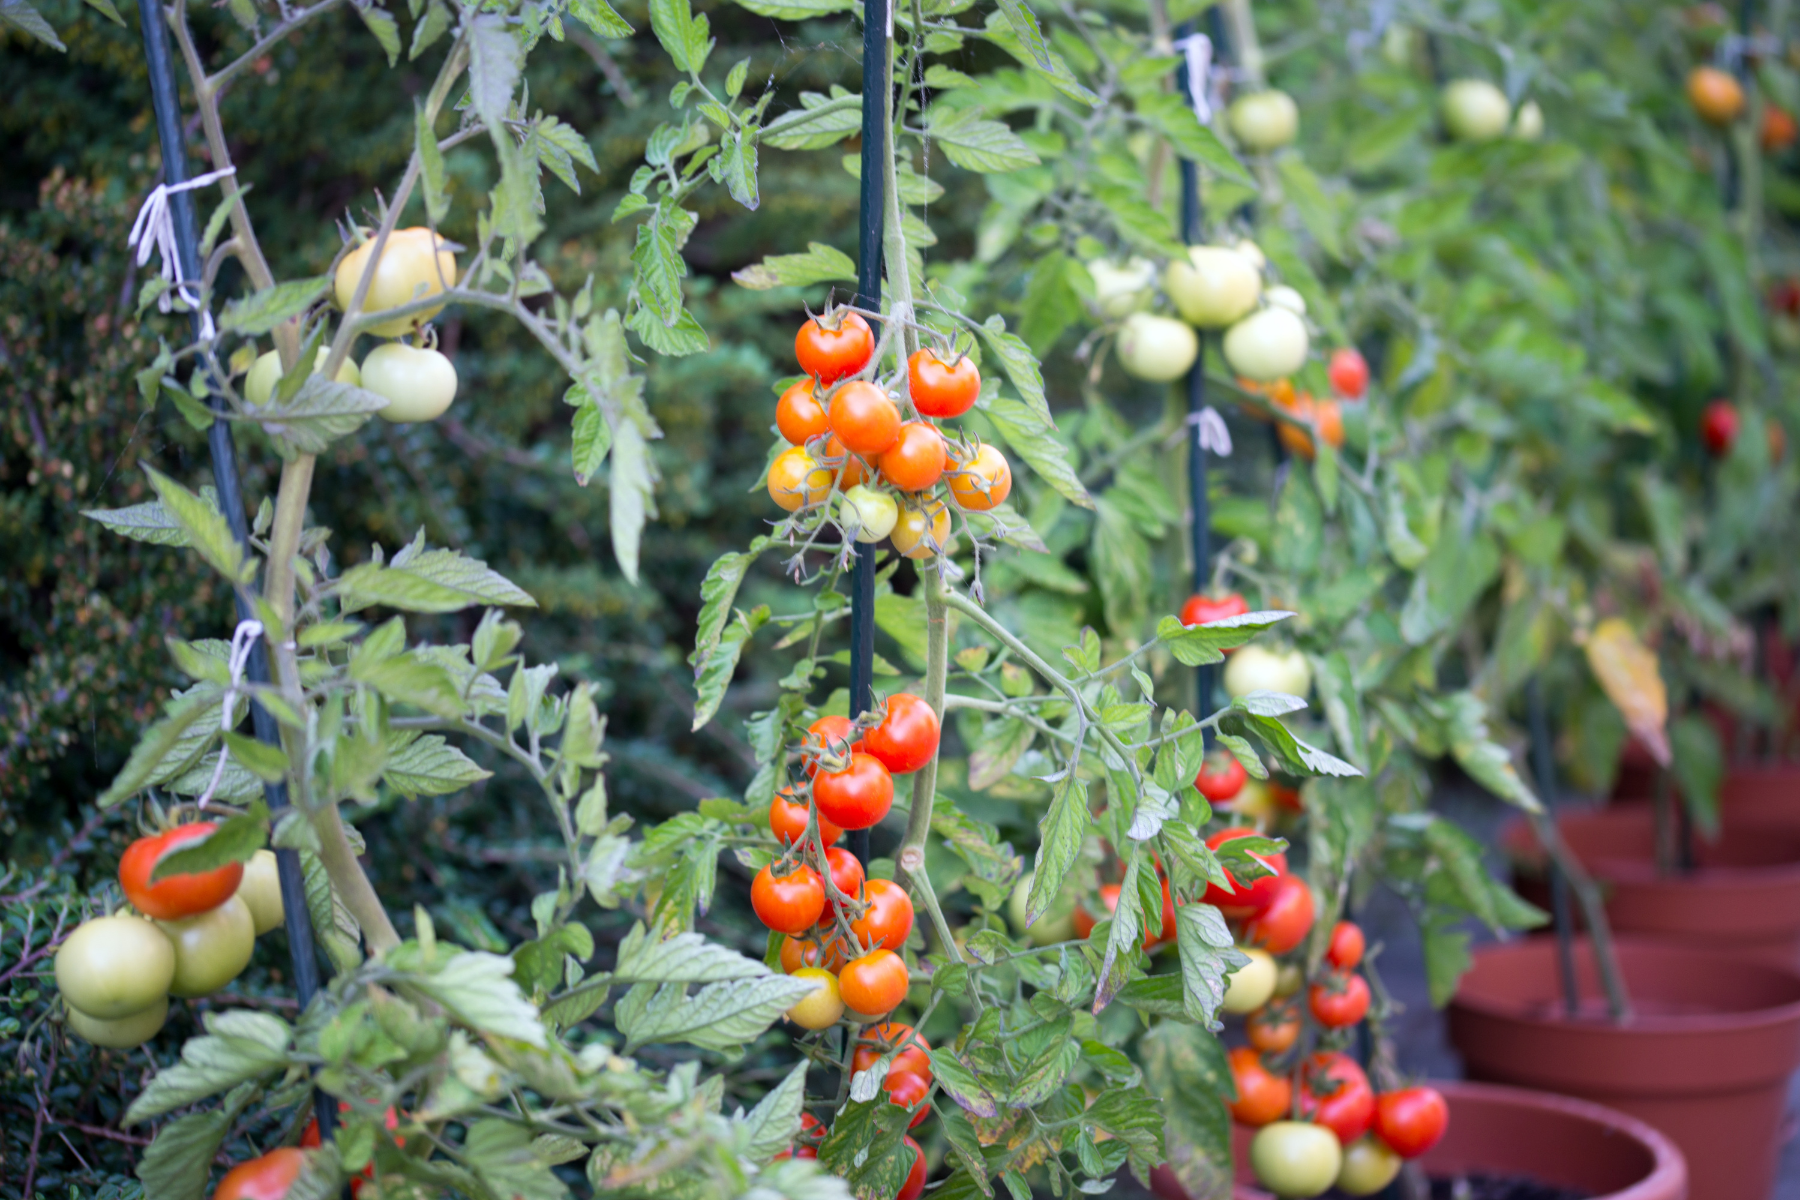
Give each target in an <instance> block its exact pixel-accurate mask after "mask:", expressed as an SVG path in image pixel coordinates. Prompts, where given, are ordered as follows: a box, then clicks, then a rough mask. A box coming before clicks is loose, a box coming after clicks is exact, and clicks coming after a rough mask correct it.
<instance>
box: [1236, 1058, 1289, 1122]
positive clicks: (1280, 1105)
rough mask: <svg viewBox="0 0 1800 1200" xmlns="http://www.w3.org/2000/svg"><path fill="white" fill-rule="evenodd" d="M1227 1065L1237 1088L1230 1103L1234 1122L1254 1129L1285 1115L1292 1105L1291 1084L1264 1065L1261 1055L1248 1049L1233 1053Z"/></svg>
mask: <svg viewBox="0 0 1800 1200" xmlns="http://www.w3.org/2000/svg"><path fill="white" fill-rule="evenodd" d="M1230 1062H1231V1079H1232V1082H1233V1083H1235V1084H1236V1085H1237V1099H1236V1100H1234V1101H1232V1102H1231V1116H1232V1119H1233V1120H1235V1121H1237V1122H1238V1123H1239V1124H1240V1125H1249V1126H1251V1127H1253V1128H1255V1127H1260V1126H1263V1125H1267V1124H1268V1123H1269V1122H1271V1121H1279V1120H1281V1119H1282V1118H1283V1117H1285V1116H1287V1114H1288V1109H1289V1108H1290V1107H1291V1106H1292V1105H1293V1102H1294V1085H1293V1084H1292V1083H1291V1082H1289V1080H1288V1078H1287V1076H1285V1075H1277V1074H1275V1073H1274V1072H1272V1071H1270V1070H1269V1069H1268V1068H1267V1067H1265V1066H1263V1064H1262V1055H1260V1054H1258V1053H1257V1052H1256V1051H1255V1050H1253V1049H1251V1048H1250V1047H1249V1046H1239V1047H1238V1048H1237V1049H1235V1050H1233V1051H1232V1052H1231V1055H1230Z"/></svg>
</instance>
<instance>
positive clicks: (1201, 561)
mask: <svg viewBox="0 0 1800 1200" xmlns="http://www.w3.org/2000/svg"><path fill="white" fill-rule="evenodd" d="M1215 16H1216V12H1215ZM1193 33H1194V23H1193V22H1192V21H1188V22H1186V23H1185V24H1183V25H1182V26H1181V28H1180V29H1178V30H1177V31H1176V36H1177V37H1181V38H1185V37H1190V36H1192V35H1193ZM1214 42H1215V44H1217V39H1216V38H1215V39H1214ZM1175 74H1176V77H1177V78H1178V80H1179V81H1180V84H1181V94H1182V95H1183V96H1185V97H1186V98H1187V102H1188V104H1189V105H1190V106H1191V105H1192V104H1193V103H1194V101H1195V99H1196V97H1195V96H1194V94H1193V80H1192V79H1191V78H1190V77H1189V75H1188V70H1187V65H1186V63H1183V64H1182V65H1181V66H1179V67H1177V68H1175ZM1181 237H1182V240H1183V241H1185V242H1186V243H1188V244H1189V245H1198V244H1199V243H1200V242H1201V240H1202V217H1201V211H1200V170H1199V168H1198V167H1197V166H1195V165H1194V164H1193V163H1192V162H1189V161H1188V160H1187V159H1185V158H1184V159H1182V160H1181ZM1204 411H1206V338H1205V336H1204V335H1201V337H1200V353H1199V356H1198V357H1196V358H1195V359H1194V366H1193V369H1192V370H1190V371H1189V372H1188V377H1187V414H1188V438H1189V440H1188V508H1189V509H1190V511H1191V512H1192V514H1193V525H1192V527H1191V528H1190V529H1189V530H1188V535H1189V538H1190V540H1191V546H1192V550H1193V558H1194V593H1195V594H1196V595H1198V594H1200V593H1202V592H1204V591H1206V589H1207V587H1208V586H1209V585H1210V583H1211V581H1212V508H1211V501H1210V498H1209V497H1208V495H1207V490H1206V450H1205V448H1204V447H1202V446H1201V445H1200V414H1201V413H1202V412H1204ZM1216 673H1217V668H1216V667H1212V666H1204V667H1196V668H1194V713H1195V716H1197V717H1204V716H1206V715H1207V714H1208V713H1210V712H1211V711H1212V693H1213V676H1214V675H1215V674H1216Z"/></svg>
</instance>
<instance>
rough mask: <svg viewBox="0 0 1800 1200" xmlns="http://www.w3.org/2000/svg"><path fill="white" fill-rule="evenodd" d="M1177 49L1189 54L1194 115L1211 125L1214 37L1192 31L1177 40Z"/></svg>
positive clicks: (1205, 123) (1190, 93)
mask: <svg viewBox="0 0 1800 1200" xmlns="http://www.w3.org/2000/svg"><path fill="white" fill-rule="evenodd" d="M1175 49H1177V50H1179V51H1181V52H1182V53H1183V54H1185V55H1187V71H1188V95H1189V97H1191V98H1192V99H1193V102H1194V115H1195V116H1196V117H1198V118H1200V123H1201V124H1202V125H1211V124H1212V119H1213V112H1212V100H1211V95H1212V87H1211V76H1212V56H1213V44H1212V39H1211V38H1209V37H1207V36H1206V35H1205V34H1204V33H1191V34H1189V35H1188V36H1187V37H1184V38H1182V39H1181V40H1180V41H1178V42H1176V43H1175Z"/></svg>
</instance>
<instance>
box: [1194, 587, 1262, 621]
mask: <svg viewBox="0 0 1800 1200" xmlns="http://www.w3.org/2000/svg"><path fill="white" fill-rule="evenodd" d="M1249 611H1250V602H1249V601H1247V600H1245V599H1244V595H1243V593H1242V592H1232V593H1230V594H1229V595H1225V596H1220V597H1219V598H1218V599H1216V600H1215V599H1213V598H1212V597H1211V596H1201V595H1193V596H1189V597H1188V598H1187V603H1186V604H1183V605H1182V606H1181V623H1182V624H1183V625H1210V624H1211V623H1212V622H1214V621H1223V620H1225V619H1226V618H1227V617H1241V616H1243V615H1244V614H1245V613H1247V612H1249Z"/></svg>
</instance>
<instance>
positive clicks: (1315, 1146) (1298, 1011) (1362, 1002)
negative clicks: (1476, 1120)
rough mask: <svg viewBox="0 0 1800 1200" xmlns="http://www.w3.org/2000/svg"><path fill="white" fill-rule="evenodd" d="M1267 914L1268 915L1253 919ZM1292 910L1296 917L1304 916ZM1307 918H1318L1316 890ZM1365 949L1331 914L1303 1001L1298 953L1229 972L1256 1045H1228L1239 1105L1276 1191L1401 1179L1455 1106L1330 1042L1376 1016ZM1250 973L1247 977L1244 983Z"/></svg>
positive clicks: (1367, 1189) (1309, 1192) (1305, 1192)
mask: <svg viewBox="0 0 1800 1200" xmlns="http://www.w3.org/2000/svg"><path fill="white" fill-rule="evenodd" d="M1227 832H1235V831H1227ZM1240 836H1241V835H1240ZM1273 878H1276V879H1278V880H1280V879H1294V877H1293V876H1289V875H1278V876H1274V877H1273ZM1259 882H1260V881H1259ZM1296 882H1298V881H1296ZM1299 886H1300V888H1301V889H1305V884H1304V883H1300V884H1299ZM1264 911H1265V913H1266V912H1267V910H1266V909H1265V910H1264ZM1266 919H1267V918H1266V917H1265V916H1262V915H1260V914H1259V916H1258V917H1257V918H1255V919H1253V920H1252V922H1251V926H1254V925H1255V923H1256V920H1266ZM1290 920H1291V922H1292V923H1291V924H1290V925H1289V926H1288V927H1289V928H1291V927H1296V926H1297V925H1298V921H1297V920H1292V919H1291V918H1290ZM1305 924H1306V925H1308V926H1309V927H1310V925H1311V902H1310V899H1309V900H1308V901H1307V903H1306V922H1305ZM1265 928H1266V926H1265ZM1265 936H1266V935H1265ZM1303 936H1304V935H1303ZM1268 944H1270V943H1268V942H1265V945H1268ZM1296 945H1297V943H1296ZM1365 949H1366V945H1365V939H1364V936H1363V932H1362V930H1361V928H1359V927H1358V926H1357V925H1355V924H1354V923H1353V922H1350V921H1339V922H1338V923H1337V924H1336V925H1334V926H1333V927H1332V930H1331V936H1330V938H1329V939H1328V940H1327V942H1326V947H1325V952H1324V954H1323V956H1322V959H1321V961H1320V963H1319V965H1318V969H1317V971H1316V973H1315V975H1314V978H1313V980H1312V982H1311V983H1310V984H1309V985H1307V986H1306V987H1305V1003H1304V1006H1302V1004H1301V995H1300V993H1301V989H1302V982H1303V980H1302V968H1301V966H1300V964H1298V963H1289V964H1286V965H1284V966H1283V967H1281V968H1280V969H1279V970H1278V971H1273V972H1271V971H1268V970H1261V971H1259V970H1257V969H1256V968H1257V965H1258V964H1256V963H1254V962H1253V964H1252V966H1250V967H1245V968H1243V969H1241V970H1240V971H1239V972H1238V973H1237V974H1236V975H1234V976H1232V982H1231V986H1232V989H1233V990H1234V991H1239V989H1243V991H1241V992H1239V995H1238V998H1237V1003H1235V1004H1234V1003H1233V996H1232V995H1231V994H1230V993H1228V994H1227V996H1226V1004H1225V1008H1226V1011H1228V1012H1237V1013H1243V1014H1246V1015H1245V1019H1244V1036H1245V1039H1246V1041H1247V1042H1248V1043H1249V1044H1248V1045H1245V1046H1240V1047H1238V1048H1237V1049H1235V1050H1233V1051H1231V1053H1230V1056H1229V1060H1228V1061H1229V1064H1230V1067H1231V1074H1232V1080H1233V1082H1234V1084H1235V1085H1236V1089H1237V1099H1236V1100H1235V1101H1233V1102H1232V1104H1231V1106H1230V1108H1231V1115H1232V1119H1233V1120H1235V1121H1237V1122H1238V1123H1239V1124H1241V1125H1248V1126H1251V1127H1253V1128H1255V1129H1256V1130H1257V1133H1256V1137H1255V1138H1254V1140H1253V1141H1252V1142H1251V1148H1250V1163H1251V1166H1252V1168H1253V1169H1254V1170H1255V1172H1256V1176H1257V1179H1258V1180H1259V1181H1261V1182H1262V1184H1263V1185H1264V1186H1265V1187H1267V1188H1269V1189H1270V1190H1271V1191H1273V1192H1275V1193H1276V1194H1277V1195H1279V1196H1283V1197H1307V1196H1317V1195H1319V1194H1320V1193H1322V1192H1324V1191H1325V1190H1326V1189H1327V1188H1331V1187H1336V1188H1337V1189H1338V1190H1339V1191H1340V1192H1343V1193H1344V1194H1346V1195H1350V1196H1370V1195H1374V1194H1375V1193H1377V1192H1379V1191H1381V1190H1382V1189H1384V1188H1386V1187H1387V1186H1388V1184H1390V1183H1392V1182H1393V1180H1394V1177H1395V1176H1396V1175H1397V1174H1398V1173H1399V1171H1400V1166H1401V1163H1402V1161H1403V1160H1405V1159H1409V1158H1417V1157H1418V1156H1419V1155H1421V1154H1424V1153H1425V1152H1426V1151H1427V1150H1429V1149H1431V1147H1432V1146H1434V1145H1436V1144H1437V1142H1438V1139H1439V1138H1441V1137H1443V1135H1444V1131H1445V1129H1446V1128H1447V1127H1448V1124H1449V1108H1448V1106H1447V1105H1446V1104H1445V1101H1444V1098H1443V1096H1442V1095H1441V1094H1439V1093H1438V1092H1437V1091H1436V1090H1435V1089H1433V1088H1429V1087H1423V1086H1413V1087H1397V1088H1392V1089H1390V1090H1387V1091H1383V1092H1380V1093H1377V1092H1376V1090H1375V1087H1374V1085H1373V1084H1372V1083H1371V1082H1370V1080H1369V1075H1368V1072H1367V1071H1365V1070H1364V1069H1363V1067H1362V1066H1361V1065H1360V1064H1358V1062H1357V1060H1356V1059H1355V1058H1353V1057H1351V1056H1350V1055H1349V1054H1347V1053H1344V1052H1342V1051H1340V1050H1338V1049H1335V1048H1333V1047H1335V1046H1339V1045H1343V1044H1344V1039H1345V1037H1346V1036H1347V1035H1348V1034H1349V1033H1350V1032H1351V1031H1352V1030H1354V1029H1355V1028H1356V1027H1357V1026H1358V1025H1360V1024H1362V1023H1363V1022H1364V1021H1365V1020H1367V1019H1368V1017H1369V1010H1370V1004H1371V998H1372V995H1371V990H1370V985H1369V981H1368V978H1367V977H1366V976H1365V975H1364V974H1363V973H1361V972H1360V971H1359V968H1360V967H1362V966H1363V962H1364V952H1365ZM1271 962H1272V960H1271ZM1246 975H1249V981H1248V982H1246V983H1244V984H1240V983H1239V980H1240V979H1243V978H1245V976H1246ZM1265 979H1266V980H1267V982H1266V985H1265ZM1265 986H1266V989H1267V990H1266V991H1265V990H1264V988H1265ZM1252 1000H1254V1001H1256V1003H1254V1004H1251V1003H1250V1001H1252Z"/></svg>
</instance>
